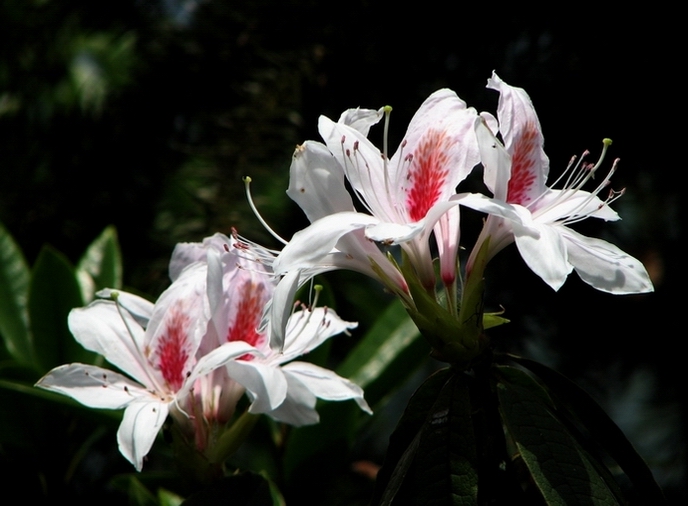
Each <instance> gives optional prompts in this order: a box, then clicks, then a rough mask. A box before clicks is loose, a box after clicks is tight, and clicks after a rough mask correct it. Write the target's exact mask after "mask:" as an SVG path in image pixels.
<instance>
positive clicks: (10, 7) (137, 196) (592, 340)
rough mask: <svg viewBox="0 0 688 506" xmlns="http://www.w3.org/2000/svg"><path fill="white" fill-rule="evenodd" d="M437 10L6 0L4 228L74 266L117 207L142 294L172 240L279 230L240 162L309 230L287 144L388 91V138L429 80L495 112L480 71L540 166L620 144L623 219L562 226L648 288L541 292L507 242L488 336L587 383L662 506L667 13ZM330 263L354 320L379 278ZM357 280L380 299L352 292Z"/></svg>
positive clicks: (670, 188)
mask: <svg viewBox="0 0 688 506" xmlns="http://www.w3.org/2000/svg"><path fill="white" fill-rule="evenodd" d="M447 5H448V4H446V3H445V2H436V1H433V0H426V1H425V2H422V3H421V4H417V5H414V7H413V9H409V8H404V7H402V6H401V4H399V3H398V2H394V3H393V2H372V1H363V0H355V1H353V2H347V3H343V2H337V3H330V2H328V3H321V2H316V1H307V0H303V1H269V0H253V1H250V2H248V1H232V2H229V1H218V0H208V1H205V2H203V1H197V2H194V1H188V2H182V1H175V0H168V1H163V0H160V1H135V0H129V1H124V0H117V1H104V2H99V4H98V7H95V6H94V5H93V3H92V2H88V1H85V0H82V1H77V0H72V1H60V2H56V1H47V0H46V1H38V0H35V1H25V0H9V1H5V2H3V4H2V6H1V7H0V51H1V53H0V163H1V164H2V166H1V168H0V221H1V222H2V223H4V225H5V226H6V227H7V228H8V229H9V230H10V232H11V233H12V234H13V235H14V237H15V238H16V239H17V242H18V243H19V244H20V245H21V247H22V248H23V250H24V252H25V254H26V256H27V258H28V260H29V262H33V260H34V259H35V258H36V255H37V254H38V252H39V250H40V248H41V247H42V246H43V245H44V244H46V243H50V244H52V245H53V246H55V247H56V248H57V249H58V250H60V251H63V252H64V253H65V254H66V255H67V256H68V257H69V258H70V259H71V260H72V261H76V260H77V259H78V257H79V255H80V253H81V252H82V251H83V249H84V248H85V247H86V245H87V244H88V243H89V242H90V241H91V240H92V239H93V238H94V237H95V236H96V235H97V234H98V233H99V232H100V231H101V230H102V229H103V228H104V227H105V226H106V225H108V224H115V225H116V226H117V229H118V232H119V235H120V240H121V244H122V249H123V255H124V262H125V265H124V274H125V283H126V284H127V285H128V286H130V287H135V288H136V289H137V290H140V291H142V292H144V293H149V294H151V295H154V296H155V295H157V294H159V293H160V291H162V289H164V288H165V286H166V284H167V278H166V263H167V260H168V258H169V255H170V253H171V251H172V248H173V246H174V244H175V243H176V242H178V241H193V240H199V239H201V238H202V237H204V236H206V235H209V234H212V233H213V232H215V231H222V232H225V233H228V232H229V231H230V227H232V226H235V227H237V228H238V229H239V231H240V233H242V234H243V235H245V236H247V237H249V238H250V239H253V240H256V241H258V242H263V243H267V244H269V245H272V246H276V244H275V243H274V242H273V241H272V239H271V238H270V237H269V236H268V235H267V234H266V233H265V232H264V231H263V230H262V229H261V227H260V225H259V224H258V223H257V221H256V220H255V218H254V217H253V216H252V215H251V213H250V211H249V209H248V206H247V205H246V203H245V198H244V196H243V185H242V183H241V176H243V175H246V174H248V175H250V176H251V177H252V179H253V181H254V182H253V189H254V192H255V198H256V202H257V204H258V206H259V207H260V209H261V212H262V213H263V214H264V216H265V217H266V219H268V221H269V222H270V223H271V224H272V225H273V228H275V229H276V230H278V231H279V232H280V233H281V234H282V235H283V236H285V237H289V236H290V235H291V234H292V233H293V232H294V231H295V230H297V229H298V228H300V227H301V226H303V225H304V224H305V220H304V218H303V216H302V215H301V213H300V211H299V209H298V208H297V207H296V206H295V205H293V204H292V203H291V201H289V199H288V198H286V196H285V195H284V190H285V189H286V187H287V182H288V168H289V164H290V158H291V154H292V151H293V149H294V146H295V145H296V144H297V143H299V142H302V141H304V140H306V139H317V138H318V136H317V130H316V127H317V117H318V115H320V114H326V115H328V116H330V117H333V118H336V117H338V115H339V114H340V113H341V112H342V111H343V110H344V109H346V108H349V107H356V106H362V107H370V108H378V107H380V106H382V105H386V104H389V105H392V106H393V107H394V112H393V114H392V123H391V132H392V134H391V135H392V141H391V142H390V145H391V146H394V145H395V144H396V142H397V141H398V140H399V139H400V137H401V136H402V135H403V132H404V130H405V125H406V124H407V122H408V120H409V119H410V117H411V116H412V114H413V112H414V111H415V110H416V108H417V107H418V106H419V105H420V103H421V102H422V101H423V100H424V98H425V97H427V95H428V94H429V93H431V92H432V91H434V90H436V89H438V88H441V87H450V88H452V89H454V90H456V91H457V93H458V94H459V96H460V97H462V98H463V99H464V100H466V101H467V102H468V104H469V105H472V106H474V107H475V108H476V109H478V110H489V111H492V112H494V111H495V109H496V102H497V94H496V93H494V92H492V91H489V90H485V88H484V86H485V82H486V79H487V78H488V77H489V76H490V74H491V72H492V70H496V71H497V72H498V73H499V75H500V77H502V78H503V79H504V80H505V81H506V82H508V83H509V84H512V85H515V86H520V87H523V88H524V89H526V90H527V92H528V93H529V95H530V96H531V98H532V100H533V102H534V104H535V107H536V110H537V111H538V114H539V117H540V121H541V123H542V126H543V129H544V134H545V138H546V150H547V153H548V155H549V157H550V161H551V172H552V174H553V175H558V173H559V172H560V171H561V170H563V169H564V168H565V166H566V164H567V162H568V160H569V158H570V157H571V155H573V154H580V153H581V152H582V151H583V150H584V149H586V148H587V149H590V150H591V152H592V153H596V152H598V150H599V148H600V146H601V144H600V142H601V140H602V138H604V137H610V138H612V139H613V140H614V144H613V145H612V147H611V150H610V159H609V164H611V159H613V158H614V157H620V158H621V160H622V161H621V164H620V170H619V171H618V173H617V174H616V175H615V176H614V179H613V186H614V188H615V189H620V188H623V187H625V188H626V195H625V196H624V197H623V198H622V199H621V200H619V201H617V202H616V203H615V204H614V207H615V208H616V209H617V210H618V211H619V213H620V214H621V216H622V218H623V221H621V222H617V223H613V224H604V223H582V224H581V226H580V227H579V228H578V230H579V231H581V232H583V233H586V234H589V235H593V236H597V237H601V238H604V239H607V240H609V241H611V242H613V243H615V244H617V245H618V246H619V247H621V248H622V249H624V250H625V251H627V252H629V253H631V254H633V255H634V256H636V257H638V258H639V259H641V260H642V261H643V262H644V263H645V265H646V267H647V268H648V270H649V272H650V274H651V276H652V278H653V281H654V283H655V287H656V291H655V293H653V294H650V295H637V296H626V297H614V296H611V295H607V294H602V293H598V292H596V291H595V290H593V289H591V288H590V287H588V286H587V285H585V284H584V283H582V282H580V280H578V279H577V277H576V276H575V274H574V275H572V276H571V277H570V279H569V281H568V282H567V283H566V285H565V286H564V287H563V288H562V289H561V290H560V291H559V292H558V293H556V294H555V293H554V292H552V290H551V289H549V288H548V287H547V286H545V285H544V283H543V282H541V281H540V280H539V278H537V277H536V276H535V275H533V274H532V273H531V272H529V271H528V270H527V269H526V268H525V267H524V266H523V264H522V262H521V261H520V259H519V258H518V255H516V253H515V251H514V250H513V249H508V250H506V251H505V252H503V253H501V254H500V255H499V256H498V257H497V258H496V259H495V261H494V262H493V264H494V265H491V266H490V269H488V273H487V276H488V283H489V285H488V288H489V292H488V301H489V302H490V303H492V304H493V305H494V306H495V307H496V306H497V305H498V304H501V305H502V306H504V307H505V309H506V311H507V316H508V317H509V318H510V319H511V320H512V323H511V324H510V325H508V326H506V327H504V328H501V329H498V330H497V331H495V332H494V334H493V337H494V339H495V342H496V343H497V344H498V346H500V347H503V348H505V349H509V350H513V351H521V352H522V353H525V354H527V355H529V356H532V357H534V358H537V359H540V360H543V361H545V362H547V363H550V364H551V365H555V366H557V368H558V369H559V370H560V371H561V372H563V373H565V374H567V375H569V376H571V377H573V378H575V379H576V380H577V381H578V382H579V383H580V384H582V385H583V386H585V387H586V388H587V389H588V390H589V391H590V392H591V393H593V394H594V395H595V396H596V398H597V399H598V400H599V401H600V402H601V403H602V404H603V405H604V406H605V407H606V408H607V409H608V410H609V412H610V413H611V414H612V415H613V416H614V417H615V419H616V421H617V423H619V424H620V425H621V427H622V428H623V429H624V430H625V431H626V433H627V434H628V435H629V437H630V438H631V439H632V440H633V441H634V443H635V444H636V446H637V447H638V449H639V450H640V451H641V453H642V454H643V455H644V456H645V457H646V459H647V460H648V462H649V463H650V465H651V466H652V468H653V471H654V472H655V475H656V477H657V479H658V480H659V481H660V482H661V484H662V485H663V486H664V487H665V490H666V491H667V495H668V497H670V498H671V499H673V500H675V501H676V502H677V503H678V502H679V501H681V500H683V499H685V497H686V488H685V483H684V478H685V476H684V475H685V453H686V452H685V450H686V443H685V426H686V413H685V404H684V403H683V402H682V399H683V396H684V395H685V394H680V392H681V389H682V388H685V379H684V376H683V374H682V372H683V368H684V367H685V358H684V353H683V351H682V350H683V345H684V341H685V335H686V333H685V330H684V331H681V330H680V328H681V327H680V325H681V321H682V318H681V316H680V315H681V313H680V311H682V309H683V307H682V306H683V304H682V302H683V300H684V296H682V295H681V293H682V291H681V289H682V288H683V286H684V281H685V276H684V270H683V269H682V268H680V263H679V262H680V258H682V257H683V256H685V255H684V253H683V251H682V250H681V249H680V248H679V244H683V243H682V238H683V236H684V233H685V232H684V219H685V201H683V200H682V199H681V198H680V196H679V191H680V190H682V189H683V188H685V186H682V181H683V179H684V176H683V172H684V171H685V169H684V167H683V164H684V161H683V156H684V154H683V149H682V147H681V146H682V143H683V141H682V139H681V135H682V131H681V128H680V125H681V123H680V119H681V110H682V109H683V104H682V98H683V95H684V92H683V89H682V88H683V86H682V79H681V76H680V74H679V73H680V72H681V70H682V69H680V68H679V67H678V65H677V64H678V63H679V62H681V61H682V58H683V55H682V54H681V55H680V56H679V47H681V46H679V36H680V30H678V29H677V28H678V26H677V25H678V23H677V22H676V21H673V18H674V17H675V16H676V14H675V13H673V14H672V13H671V12H661V11H660V9H658V8H657V9H652V7H650V8H649V9H648V8H647V7H646V8H645V9H644V10H642V11H641V10H638V11H632V10H630V9H628V8H626V9H625V10H624V11H623V12H619V11H616V12H613V13H609V14H606V13H605V12H603V11H602V10H601V9H600V7H599V6H598V7H597V8H596V9H595V10H587V11H582V10H580V9H577V10H575V11H574V8H573V7H572V6H566V7H562V6H558V7H557V9H556V10H554V9H552V10H551V12H548V11H547V10H539V11H537V12H536V13H532V12H526V11H525V10H523V8H522V7H521V6H519V8H516V7H512V8H506V9H503V8H498V7H497V6H496V5H493V4H485V5H484V6H470V7H468V8H464V7H463V6H460V7H459V9H458V11H455V10H454V9H453V8H451V7H448V6H447ZM677 104H678V105H677ZM378 130H380V129H378ZM371 135H372V137H373V139H374V140H376V141H377V140H379V136H380V135H381V134H380V132H379V131H377V132H375V131H374V132H373V133H372V134H371ZM376 136H377V137H376ZM593 156H594V155H593ZM588 221H592V220H588ZM473 232H475V231H473ZM470 233H471V231H470V228H469V231H468V235H469V236H470ZM331 279H333V280H334V281H333V282H334V283H336V284H338V285H339V286H340V287H341V288H342V290H341V292H340V293H339V294H338V295H337V297H338V304H339V306H340V313H341V314H342V315H343V316H344V317H346V318H348V319H358V320H359V321H361V324H362V328H365V327H366V326H367V325H369V324H370V322H371V321H372V319H373V318H374V316H375V313H376V311H377V310H378V309H379V306H376V305H375V303H373V302H372V301H374V300H378V299H379V297H377V295H378V294H379V293H380V291H379V288H378V287H377V286H375V285H374V284H369V282H368V281H367V280H364V279H362V278H360V277H359V276H354V275H352V274H348V273H337V275H335V276H334V277H333V278H331ZM364 290H370V293H372V294H374V296H373V297H370V298H371V303H370V304H365V305H364V306H365V307H364V308H361V304H357V303H356V298H357V297H360V295H359V294H360V293H361V292H362V291H364ZM359 300H360V299H359ZM347 311H348V312H347Z"/></svg>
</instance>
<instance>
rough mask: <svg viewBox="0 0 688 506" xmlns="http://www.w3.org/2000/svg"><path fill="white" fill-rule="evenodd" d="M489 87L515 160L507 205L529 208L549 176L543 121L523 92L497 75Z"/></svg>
mask: <svg viewBox="0 0 688 506" xmlns="http://www.w3.org/2000/svg"><path fill="white" fill-rule="evenodd" d="M487 87H488V88H489V89H492V90H496V91H498V92H499V104H498V105H497V117H498V118H499V131H500V132H501V134H502V138H503V139H504V147H505V148H506V150H507V152H508V153H509V154H510V155H511V160H512V162H511V178H510V179H509V190H508V192H509V194H508V201H509V202H511V203H515V204H521V205H528V204H529V203H530V202H531V201H532V200H534V199H535V198H537V197H538V196H539V195H540V194H541V193H542V192H543V191H544V190H545V183H546V181H547V175H548V173H549V159H548V158H547V155H546V154H545V151H544V149H543V145H544V138H543V136H542V128H541V127H540V121H539V120H538V117H537V114H536V113H535V108H534V107H533V103H532V102H531V100H530V97H529V96H528V94H527V93H526V92H525V91H524V90H523V89H522V88H516V87H514V86H509V85H508V84H506V83H505V82H504V81H502V80H501V79H500V78H499V76H498V75H497V74H496V73H493V74H492V78H491V79H488V81H487Z"/></svg>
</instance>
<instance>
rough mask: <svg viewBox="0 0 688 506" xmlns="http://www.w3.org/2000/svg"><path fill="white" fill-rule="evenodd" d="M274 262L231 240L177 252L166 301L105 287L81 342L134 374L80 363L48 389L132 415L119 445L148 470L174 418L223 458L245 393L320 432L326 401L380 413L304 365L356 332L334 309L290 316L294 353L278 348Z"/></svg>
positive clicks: (83, 320)
mask: <svg viewBox="0 0 688 506" xmlns="http://www.w3.org/2000/svg"><path fill="white" fill-rule="evenodd" d="M267 255H269V253H267V252H265V251H256V250H255V249H254V248H252V247H251V246H250V245H248V244H246V243H245V242H243V241H241V240H239V239H238V238H236V237H232V238H228V237H225V236H223V235H221V234H216V235H214V236H213V237H209V238H207V239H205V240H204V241H203V243H195V244H194V243H191V244H179V245H177V247H176V249H175V251H174V253H173V256H172V260H171V262H170V277H171V278H172V284H171V285H170V287H169V288H168V289H167V290H165V292H163V293H162V295H161V296H160V298H159V299H158V300H157V301H156V303H155V304H153V303H151V302H148V301H147V300H145V299H143V298H141V297H138V296H136V295H133V294H129V293H125V292H116V291H113V290H104V291H102V292H100V293H99V295H100V296H102V297H106V298H107V300H104V299H101V300H96V301H95V302H93V303H91V304H90V305H89V306H88V307H85V308H81V309H75V310H73V311H72V312H71V313H70V315H69V328H70V329H71V331H72V333H73V334H74V337H75V338H76V340H77V341H78V342H79V343H80V344H81V345H83V346H84V347H85V348H87V349H89V350H92V351H95V352H97V353H100V354H102V355H103V356H104V357H105V358H106V359H107V360H108V361H109V362H110V363H111V364H112V365H113V366H115V367H116V368H118V369H119V370H121V371H123V372H124V373H126V374H127V375H128V376H125V375H123V374H120V373H119V372H114V371H111V370H108V369H104V368H101V367H96V366H93V365H86V364H69V365H64V366H61V367H58V368H56V369H53V370H52V371H50V372H49V373H48V374H47V375H45V376H44V377H43V378H42V379H41V380H40V381H39V382H38V384H37V385H38V386H39V387H42V388H45V389H48V390H53V391H56V392H60V393H62V394H65V395H68V396H70V397H72V398H74V399H76V400H77V401H79V402H80V403H82V404H84V405H86V406H89V407H93V408H106V409H122V408H124V410H125V411H124V417H123V420H122V423H121V425H120V428H119V431H118V433H117V440H118V443H119V448H120V451H121V452H122V454H123V455H124V456H125V457H126V458H127V459H128V460H129V461H130V462H131V463H132V464H134V466H135V467H136V468H137V469H138V470H140V469H141V467H142V465H143V458H144V456H145V455H146V454H148V452H149V450H150V448H151V446H152V445H153V442H154V440H155V437H156V435H157V433H158V431H159V430H160V428H161V427H162V425H163V423H164V421H165V419H166V418H167V416H168V414H169V415H171V416H172V418H173V419H174V420H175V422H176V423H177V424H178V425H179V426H180V427H181V430H182V432H183V433H185V434H186V436H187V438H188V439H190V440H191V441H192V442H194V443H195V446H196V448H197V449H198V450H199V451H200V452H206V451H207V452H208V453H207V455H212V452H213V451H214V449H213V445H214V444H216V443H217V438H218V437H219V435H220V434H221V433H222V431H223V429H224V428H225V425H226V424H227V422H229V421H230V420H231V419H232V416H233V415H234V411H235V408H236V405H237V402H238V401H239V399H240V397H241V396H242V395H243V394H244V393H246V394H247V395H248V397H249V398H250V400H251V405H250V407H249V409H248V411H249V413H256V414H258V413H265V414H267V415H269V416H270V417H272V418H274V419H275V420H279V421H283V422H286V423H290V424H293V425H304V424H312V423H317V421H318V414H317V412H316V411H315V403H316V398H321V399H329V400H344V399H354V400H355V401H356V402H357V403H358V404H359V406H360V407H361V409H363V410H364V411H366V412H370V408H369V407H368V405H367V404H366V402H365V400H364V399H363V392H362V390H361V389H360V388H359V387H358V386H356V385H354V384H353V383H351V382H350V381H348V380H347V379H345V378H342V377H340V376H338V375H336V374H335V373H333V372H332V371H329V370H327V369H324V368H322V367H318V366H316V365H314V364H310V363H307V362H298V361H294V359H295V358H296V357H298V356H300V355H303V354H305V353H308V352H309V351H311V350H312V349H314V348H316V347H317V346H318V345H319V344H321V343H322V342H323V341H324V340H326V339H328V338H329V337H331V336H333V335H336V334H339V333H342V332H346V331H347V330H348V329H352V328H354V327H355V326H356V324H354V323H350V322H346V321H344V320H342V319H340V318H339V317H338V316H337V314H336V313H335V312H334V311H332V310H328V309H327V308H318V307H304V308H301V309H300V310H298V311H293V313H292V315H291V317H290V318H289V321H288V323H287V326H286V336H287V337H286V340H285V346H284V351H283V353H278V352H275V351H273V350H272V349H271V348H270V347H269V345H268V343H269V337H270V336H269V333H268V332H269V331H261V330H260V328H259V326H260V321H261V317H262V315H263V311H264V307H265V305H266V303H267V302H268V300H270V298H271V297H272V292H273V290H274V287H275V277H274V276H273V275H272V273H271V272H270V269H269V266H267V265H266V264H265V262H263V261H262V259H263V258H265V257H266V256H267Z"/></svg>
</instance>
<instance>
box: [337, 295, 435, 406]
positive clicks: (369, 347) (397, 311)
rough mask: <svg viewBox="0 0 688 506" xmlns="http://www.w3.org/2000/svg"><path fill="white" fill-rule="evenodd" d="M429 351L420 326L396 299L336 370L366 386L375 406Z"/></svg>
mask: <svg viewBox="0 0 688 506" xmlns="http://www.w3.org/2000/svg"><path fill="white" fill-rule="evenodd" d="M429 353H430V348H429V346H428V345H427V343H426V342H425V340H424V339H422V338H421V335H420V333H419V332H418V328H417V327H416V325H415V324H414V323H413V321H412V320H411V318H409V316H408V314H407V313H406V310H405V309H404V307H403V306H402V305H401V302H399V301H398V300H395V301H394V302H392V303H391V304H390V305H389V306H388V307H387V309H386V310H385V311H384V312H383V313H382V314H381V315H380V317H379V318H378V319H377V321H376V322H375V325H373V327H372V328H371V329H370V330H369V331H368V332H367V333H366V335H365V336H363V338H362V339H361V341H360V342H359V343H358V345H356V347H355V348H354V349H353V350H352V351H351V352H350V353H349V355H348V356H347V357H346V359H345V360H344V362H343V363H342V364H341V365H340V366H339V368H337V374H339V375H341V376H343V377H345V378H349V379H350V380H351V381H353V382H354V383H356V384H357V385H359V386H360V387H361V388H363V389H364V390H365V397H366V400H367V401H368V403H369V404H370V405H371V406H375V405H376V404H377V403H379V402H380V401H381V400H382V399H383V398H384V397H385V396H387V395H389V394H390V393H391V392H392V391H393V390H394V389H396V388H398V387H399V385H401V384H403V382H404V380H405V379H406V378H408V377H409V376H410V375H411V374H412V373H413V371H415V370H416V369H417V368H418V366H419V365H420V364H421V363H422V361H423V360H424V359H425V358H426V357H428V356H429Z"/></svg>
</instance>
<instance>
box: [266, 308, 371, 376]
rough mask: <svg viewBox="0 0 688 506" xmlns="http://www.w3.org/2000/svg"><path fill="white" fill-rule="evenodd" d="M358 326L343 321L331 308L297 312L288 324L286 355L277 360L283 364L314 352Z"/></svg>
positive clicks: (277, 356)
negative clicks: (328, 340) (338, 335)
mask: <svg viewBox="0 0 688 506" xmlns="http://www.w3.org/2000/svg"><path fill="white" fill-rule="evenodd" d="M357 326H358V324H357V323H355V322H347V321H344V320H342V319H341V318H340V317H339V316H337V313H335V311H334V310H333V309H329V308H322V307H316V308H313V309H311V310H305V311H296V312H295V313H294V314H292V315H291V317H290V318H289V322H288V323H287V329H286V338H285V345H284V353H283V354H280V355H276V356H275V358H276V359H277V362H278V363H280V364H283V363H285V362H288V361H289V360H292V359H294V358H296V357H298V356H301V355H304V354H306V353H308V352H310V351H312V350H314V349H315V348H317V347H318V346H320V345H321V344H322V343H323V342H325V341H326V340H327V339H329V338H330V337H332V336H335V335H337V334H341V333H342V332H346V331H347V330H351V329H355V328H356V327H357Z"/></svg>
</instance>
